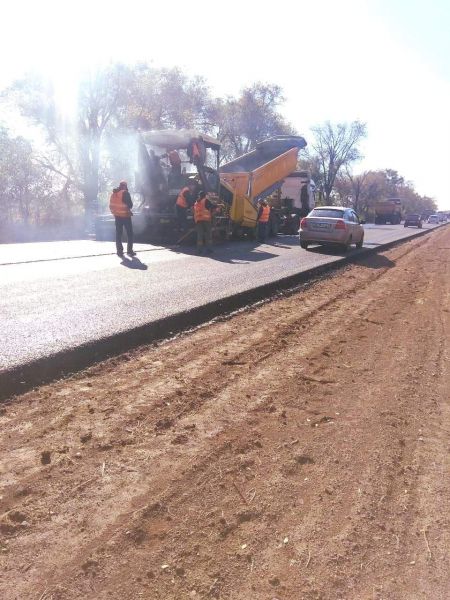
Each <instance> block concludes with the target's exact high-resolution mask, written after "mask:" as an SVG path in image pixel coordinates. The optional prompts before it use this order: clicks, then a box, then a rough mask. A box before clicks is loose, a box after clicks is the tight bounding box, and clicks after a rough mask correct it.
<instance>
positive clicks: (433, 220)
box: [427, 215, 439, 225]
mask: <svg viewBox="0 0 450 600" xmlns="http://www.w3.org/2000/svg"><path fill="white" fill-rule="evenodd" d="M427 223H432V224H434V225H436V224H437V223H439V216H438V215H430V216H429V217H428V220H427Z"/></svg>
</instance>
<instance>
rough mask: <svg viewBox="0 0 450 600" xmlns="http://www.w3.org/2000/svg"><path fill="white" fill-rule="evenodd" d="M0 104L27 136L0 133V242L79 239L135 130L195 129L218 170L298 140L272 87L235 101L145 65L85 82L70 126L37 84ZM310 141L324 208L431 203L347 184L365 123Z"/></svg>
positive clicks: (34, 80)
mask: <svg viewBox="0 0 450 600" xmlns="http://www.w3.org/2000/svg"><path fill="white" fill-rule="evenodd" d="M1 101H2V103H3V104H4V105H7V106H8V107H9V109H12V110H14V111H17V112H18V113H19V114H20V116H21V118H22V119H24V120H25V123H26V124H27V127H28V128H27V135H26V136H17V135H14V134H12V133H11V131H9V130H8V129H7V126H6V124H5V123H3V124H2V125H1V126H0V149H1V153H0V203H1V212H2V219H1V222H0V241H10V240H12V239H15V238H16V239H23V238H24V237H26V232H27V231H30V230H33V231H34V232H35V231H36V230H41V231H46V229H48V228H51V229H52V231H53V235H55V231H56V228H58V227H59V228H60V229H61V232H64V235H67V233H68V232H69V230H71V231H72V233H73V234H74V236H75V235H80V234H81V233H82V232H83V231H85V229H86V223H89V222H92V218H93V215H94V213H95V212H96V210H97V207H98V198H99V197H102V196H103V197H106V196H107V193H108V191H109V190H110V189H111V186H112V184H113V183H114V182H115V181H116V180H117V179H118V178H120V179H122V178H125V179H128V180H130V181H132V180H133V177H134V173H133V165H132V163H131V162H130V160H129V149H130V139H131V138H132V135H130V134H132V133H133V132H135V131H137V130H141V131H145V130H150V129H167V128H176V129H179V128H189V129H191V128H192V129H198V130H200V131H202V132H204V133H208V134H211V135H213V136H215V137H217V138H218V139H219V141H220V142H221V144H222V149H221V152H222V159H223V160H224V161H227V160H231V159H233V158H235V157H237V156H239V155H241V154H244V153H246V152H249V151H250V150H252V149H253V148H254V147H255V145H256V143H257V142H258V141H261V140H263V139H265V138H268V137H271V136H274V135H280V134H295V133H296V131H295V129H294V127H293V126H292V125H291V124H290V123H289V122H287V121H286V119H285V118H284V117H283V115H282V112H281V107H282V103H283V101H284V98H283V91H282V89H281V88H280V87H279V86H277V85H275V84H270V83H261V82H256V83H253V84H251V85H248V86H247V87H245V88H244V89H243V90H242V91H241V92H240V94H238V95H237V96H226V97H224V98H217V97H214V96H213V95H212V94H211V91H210V89H209V87H208V84H207V82H206V80H205V79H204V78H202V77H198V76H193V77H190V76H188V75H186V74H185V73H183V72H182V71H181V70H180V69H179V68H171V69H158V68H155V67H152V66H150V65H148V64H145V63H140V64H137V65H134V66H126V65H121V64H111V65H110V66H108V67H106V68H103V69H99V70H97V71H95V72H90V73H88V74H86V76H85V77H84V78H83V79H82V80H81V82H80V84H79V86H78V93H77V99H76V108H75V113H74V114H72V115H70V116H65V115H64V114H63V113H61V110H60V107H59V106H58V101H57V95H56V93H55V89H54V88H53V86H52V85H51V83H49V82H48V81H47V80H46V79H45V78H44V77H42V76H39V75H38V74H30V75H27V76H24V77H23V78H21V79H19V80H17V81H15V82H14V83H13V84H11V85H10V86H9V87H8V88H7V89H5V90H3V92H2V93H1ZM312 134H313V135H312V138H311V139H308V141H309V150H308V154H307V155H306V156H305V157H304V158H303V159H302V161H301V165H300V166H301V167H302V168H307V169H309V170H310V171H311V173H312V177H313V178H314V180H315V182H316V185H317V188H318V190H319V191H320V196H321V197H322V198H323V199H324V201H326V202H327V203H328V202H334V201H340V202H345V203H346V204H352V205H354V206H355V208H357V209H360V210H363V211H366V212H370V207H371V203H373V198H374V197H375V195H376V194H377V193H380V194H384V193H385V191H386V190H387V189H388V188H389V186H391V188H392V186H396V190H400V191H401V192H402V193H405V197H406V196H407V198H408V202H409V201H411V202H413V203H415V204H414V206H415V205H417V206H418V205H420V204H421V203H422V204H423V203H424V202H425V200H426V201H427V202H432V201H431V200H430V199H424V198H421V197H420V196H418V195H417V194H416V193H415V192H414V189H413V187H412V185H411V184H409V183H407V182H404V181H403V179H402V178H401V177H400V176H399V175H398V174H396V172H395V171H386V172H378V173H364V174H360V175H353V174H352V166H353V165H354V164H356V163H357V161H358V159H359V158H360V157H361V154H360V150H359V145H360V142H361V141H362V140H363V139H364V137H365V135H366V126H365V125H364V124H363V123H360V122H358V121H355V122H353V123H350V124H347V123H343V124H331V123H328V122H327V123H324V124H322V125H320V126H317V127H315V128H313V130H312ZM383 173H384V174H385V177H386V181H385V182H384V183H383V181H382V180H383ZM388 173H391V175H389V174H388ZM393 174H395V177H394V176H393ZM385 184H386V185H385ZM383 186H384V187H383ZM406 192H407V193H406ZM425 203H426V202H425ZM44 235H45V234H44ZM56 235H57V234H56Z"/></svg>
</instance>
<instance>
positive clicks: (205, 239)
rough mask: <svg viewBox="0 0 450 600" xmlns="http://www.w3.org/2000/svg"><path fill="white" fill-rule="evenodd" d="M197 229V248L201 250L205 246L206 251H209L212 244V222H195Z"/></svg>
mask: <svg viewBox="0 0 450 600" xmlns="http://www.w3.org/2000/svg"><path fill="white" fill-rule="evenodd" d="M195 229H196V230H197V248H198V250H203V246H205V248H206V250H207V251H208V252H211V245H212V223H211V221H198V222H197V223H196V224H195Z"/></svg>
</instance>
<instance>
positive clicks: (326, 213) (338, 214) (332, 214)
mask: <svg viewBox="0 0 450 600" xmlns="http://www.w3.org/2000/svg"><path fill="white" fill-rule="evenodd" d="M308 216H309V217H327V218H329V219H342V217H343V216H344V211H343V210H336V209H334V208H315V209H314V210H313V211H312V212H311V213H310V214H309V215H308Z"/></svg>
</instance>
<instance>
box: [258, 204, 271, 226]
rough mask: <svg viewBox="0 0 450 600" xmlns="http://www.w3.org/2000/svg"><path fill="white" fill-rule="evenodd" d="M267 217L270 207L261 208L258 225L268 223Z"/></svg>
mask: <svg viewBox="0 0 450 600" xmlns="http://www.w3.org/2000/svg"><path fill="white" fill-rule="evenodd" d="M269 216H270V206H263V207H262V213H261V216H260V217H259V219H258V221H259V222H260V223H267V222H268V221H269Z"/></svg>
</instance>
